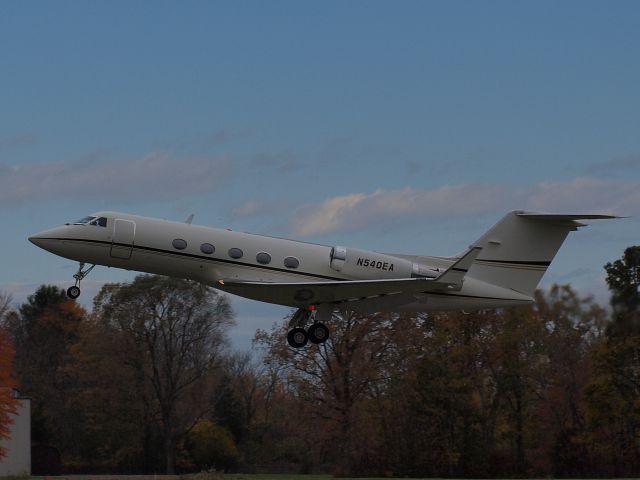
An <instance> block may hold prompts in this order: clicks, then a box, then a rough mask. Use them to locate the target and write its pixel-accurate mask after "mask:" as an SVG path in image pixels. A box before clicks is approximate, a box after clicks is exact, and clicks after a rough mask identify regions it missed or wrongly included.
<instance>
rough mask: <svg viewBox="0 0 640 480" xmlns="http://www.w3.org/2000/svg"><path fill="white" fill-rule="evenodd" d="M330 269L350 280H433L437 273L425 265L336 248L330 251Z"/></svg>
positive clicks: (368, 252)
mask: <svg viewBox="0 0 640 480" xmlns="http://www.w3.org/2000/svg"><path fill="white" fill-rule="evenodd" d="M330 265H331V268H332V269H334V270H336V271H337V272H342V273H344V274H345V275H348V276H349V277H351V278H355V279H359V280H369V279H371V280H373V279H381V278H411V277H413V278H416V277H423V278H435V277H437V276H438V272H437V271H436V270H434V269H431V268H429V267H427V266H426V265H420V264H417V263H413V262H410V261H409V260H405V259H404V258H400V257H394V256H393V255H386V254H384V253H378V252H372V251H370V250H360V249H358V248H347V247H341V246H336V247H333V248H332V249H331V263H330Z"/></svg>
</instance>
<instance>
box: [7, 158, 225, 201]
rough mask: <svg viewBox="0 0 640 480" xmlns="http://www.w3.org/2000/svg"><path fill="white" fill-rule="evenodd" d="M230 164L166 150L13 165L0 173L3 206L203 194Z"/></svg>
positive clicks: (169, 198) (219, 180) (165, 198)
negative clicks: (120, 157)
mask: <svg viewBox="0 0 640 480" xmlns="http://www.w3.org/2000/svg"><path fill="white" fill-rule="evenodd" d="M230 172H231V162H230V161H229V160H228V159H226V158H224V157H217V158H173V157H171V156H168V155H165V154H153V155H147V156H144V157H139V158H133V159H128V160H118V161H110V162H109V161H95V160H83V161H75V162H71V161H59V162H46V163H29V164H24V165H15V166H11V167H9V168H5V169H3V170H1V171H0V205H1V206H3V207H5V208H7V207H13V206H15V205H18V204H21V203H26V202H31V201H42V200H47V201H48V200H59V199H73V198H82V199H95V198H98V199H101V198H105V197H113V196H117V197H118V198H119V199H121V200H171V199H175V198H180V197H183V196H184V195H189V194H194V193H202V192H206V191H208V190H210V189H211V188H212V187H214V186H216V185H219V184H221V183H223V182H224V181H225V180H227V178H228V176H229V175H230Z"/></svg>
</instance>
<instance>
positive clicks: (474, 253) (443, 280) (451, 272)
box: [435, 247, 482, 290]
mask: <svg viewBox="0 0 640 480" xmlns="http://www.w3.org/2000/svg"><path fill="white" fill-rule="evenodd" d="M481 250H482V247H472V248H471V249H469V251H468V252H467V253H465V254H464V255H463V256H462V257H460V259H459V260H458V261H457V262H455V263H454V264H453V265H451V266H450V267H449V268H448V269H447V270H445V272H444V273H443V274H442V275H440V276H438V277H437V278H436V279H435V281H436V282H437V283H440V284H447V286H448V287H449V288H450V289H451V288H455V289H457V290H459V289H461V288H462V280H463V279H464V276H465V275H466V274H467V272H468V271H469V269H470V268H471V265H472V264H473V262H475V260H476V258H477V257H478V254H479V253H480V251H481Z"/></svg>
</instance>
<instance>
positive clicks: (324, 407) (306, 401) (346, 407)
mask: <svg viewBox="0 0 640 480" xmlns="http://www.w3.org/2000/svg"><path fill="white" fill-rule="evenodd" d="M327 326H328V327H329V329H330V331H331V337H330V339H329V340H328V341H327V342H325V343H322V344H319V345H308V346H307V347H306V348H303V349H294V348H291V347H289V346H288V345H287V344H286V342H285V341H284V339H285V338H286V330H287V325H286V322H285V323H284V324H282V325H281V326H279V327H276V328H275V329H274V330H273V331H272V332H271V333H270V334H267V333H265V332H259V333H258V338H259V339H260V341H261V343H262V344H263V345H266V346H267V347H268V355H267V357H266V361H267V362H268V363H271V364H272V365H280V366H283V367H285V370H286V374H285V375H286V382H287V383H288V384H289V385H290V386H291V388H293V389H294V391H295V396H296V397H297V399H298V401H299V407H298V408H297V413H298V414H299V415H301V417H299V418H300V420H299V424H298V426H297V430H296V433H295V434H296V438H299V441H300V442H302V443H305V442H306V444H307V452H306V453H305V456H304V457H303V458H299V459H298V460H299V461H301V462H303V463H304V462H318V461H322V459H323V458H326V456H328V455H330V456H332V457H334V458H338V459H339V460H338V462H337V463H338V465H337V466H336V473H339V474H341V475H348V474H350V473H351V472H354V471H355V470H356V469H359V468H361V467H362V465H363V464H364V465H366V464H368V463H369V460H370V459H369V458H367V456H368V455H370V454H371V453H372V451H371V450H370V449H368V448H367V447H368V445H367V442H366V440H365V438H366V437H367V436H368V435H369V433H370V432H367V427H368V424H367V422H363V418H364V415H365V412H364V406H365V404H366V400H367V399H369V398H371V397H372V395H374V394H375V392H377V391H380V390H382V388H383V385H384V384H385V383H387V382H388V381H389V370H388V369H387V368H386V367H387V365H386V362H387V360H388V359H389V358H390V356H391V353H392V348H391V347H392V344H393V342H392V341H391V337H392V336H393V335H394V332H395V329H394V327H393V317H391V316H389V315H384V314H371V315H361V314H358V313H355V312H353V311H349V310H340V311H338V312H335V313H334V315H333V317H332V318H331V320H330V321H329V322H327ZM305 432H306V434H305ZM310 432H313V433H310Z"/></svg>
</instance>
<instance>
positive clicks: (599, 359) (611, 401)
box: [586, 246, 640, 476]
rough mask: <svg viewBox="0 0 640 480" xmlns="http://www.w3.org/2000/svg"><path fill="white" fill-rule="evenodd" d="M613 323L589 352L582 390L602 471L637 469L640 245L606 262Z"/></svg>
mask: <svg viewBox="0 0 640 480" xmlns="http://www.w3.org/2000/svg"><path fill="white" fill-rule="evenodd" d="M605 270H606V271H607V283H608V285H609V290H610V291H611V306H612V308H613V318H612V322H611V324H610V326H609V328H608V329H607V338H606V339H604V340H603V341H602V342H600V343H599V344H598V345H596V347H595V348H594V350H593V352H592V364H593V375H592V378H591V379H590V382H589V385H588V386H587V388H586V395H587V398H588V402H589V414H590V428H591V435H592V437H591V438H592V442H593V444H594V449H593V450H594V451H593V455H594V457H595V461H596V462H597V464H598V465H600V468H601V473H603V474H608V475H615V476H627V475H637V474H638V472H640V444H639V443H638V438H639V437H640V410H639V408H638V405H639V403H638V399H639V398H640V291H639V288H640V246H634V247H629V248H627V249H626V250H625V251H624V254H623V256H622V258H621V259H618V260H616V261H614V262H612V263H608V264H607V265H605Z"/></svg>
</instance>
